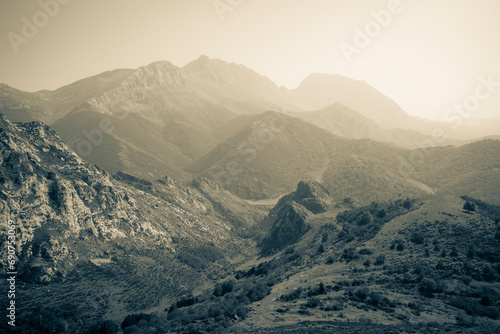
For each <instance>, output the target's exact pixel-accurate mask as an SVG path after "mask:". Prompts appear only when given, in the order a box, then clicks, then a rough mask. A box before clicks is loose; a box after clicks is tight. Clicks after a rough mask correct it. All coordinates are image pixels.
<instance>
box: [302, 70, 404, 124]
mask: <svg viewBox="0 0 500 334" xmlns="http://www.w3.org/2000/svg"><path fill="white" fill-rule="evenodd" d="M293 94H294V96H295V97H296V98H297V99H298V100H299V101H301V102H302V103H304V104H305V105H306V106H308V107H309V110H319V109H322V108H325V107H327V106H329V105H332V104H334V103H336V102H340V103H342V104H344V105H346V106H347V107H349V108H351V109H353V110H356V111H357V112H359V113H360V114H362V115H363V116H365V117H367V118H369V119H372V120H374V121H376V122H377V123H378V124H379V125H380V126H382V127H383V128H393V127H396V126H397V124H398V123H401V122H404V121H406V120H407V118H408V115H407V114H406V113H405V112H404V111H403V110H402V109H401V107H399V106H398V105H397V104H396V103H395V102H394V101H392V100H391V99H389V98H388V97H386V96H385V95H383V94H382V93H380V92H379V91H377V90H376V89H375V88H373V87H371V86H370V85H368V84H367V83H366V82H364V81H356V80H353V79H349V78H346V77H344V76H341V75H329V74H319V73H315V74H311V75H309V76H308V77H307V78H306V79H304V81H302V83H301V84H300V85H299V86H298V87H297V88H296V89H295V90H293Z"/></svg>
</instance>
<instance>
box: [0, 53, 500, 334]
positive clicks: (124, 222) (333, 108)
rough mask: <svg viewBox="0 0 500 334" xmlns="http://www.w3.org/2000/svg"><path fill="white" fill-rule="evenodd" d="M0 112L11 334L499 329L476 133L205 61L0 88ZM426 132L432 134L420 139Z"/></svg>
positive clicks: (350, 91)
mask: <svg viewBox="0 0 500 334" xmlns="http://www.w3.org/2000/svg"><path fill="white" fill-rule="evenodd" d="M318 87H320V88H318ZM0 113H1V114H2V115H0V180H1V183H0V217H2V221H8V220H9V219H11V220H13V221H15V223H16V226H17V229H16V236H17V243H16V245H15V247H16V252H17V254H18V255H17V256H18V258H17V262H16V263H17V265H18V267H17V270H18V274H19V276H18V278H19V280H18V284H19V285H18V293H17V295H18V296H17V298H18V299H17V300H19V303H18V312H19V314H18V318H17V321H18V323H19V327H18V328H17V329H18V332H20V333H39V332H42V333H44V332H47V333H49V332H56V333H122V332H123V333H260V332H265V333H321V332H324V333H330V332H338V333H354V332H357V333H360V332H362V333H403V332H405V333H406V332H412V333H442V332H449V333H494V332H496V331H498V329H499V326H500V283H499V282H500V255H499V254H500V225H499V224H500V222H499V219H500V177H499V176H500V141H499V140H498V139H497V138H496V137H495V135H497V136H498V133H496V134H495V133H485V132H484V127H483V126H482V125H481V126H478V127H477V128H475V127H474V126H473V125H467V126H464V127H463V128H461V129H452V127H451V125H450V124H442V123H439V122H432V121H423V120H417V119H416V118H415V117H413V116H410V115H408V114H406V113H405V112H404V111H403V110H402V109H401V108H400V107H399V106H398V105H397V104H396V103H395V102H394V101H392V100H391V99H390V98H388V97H386V96H384V95H383V94H382V93H380V92H378V91H377V90H376V89H375V88H373V87H371V86H369V85H368V84H367V83H366V82H361V81H356V80H352V79H349V78H346V77H343V76H331V75H320V74H313V75H311V76H309V77H308V78H306V79H305V80H304V81H303V83H302V84H301V85H299V87H297V88H296V89H293V90H289V89H286V88H284V87H278V86H277V85H275V84H274V83H273V82H272V81H271V80H269V79H268V78H266V77H263V76H261V75H259V74H258V73H257V72H254V71H253V70H251V69H249V68H247V67H245V66H243V65H238V64H235V63H227V62H225V61H222V60H218V59H210V58H208V57H206V56H201V57H200V58H198V59H197V60H195V61H193V62H191V63H189V64H187V65H185V66H183V67H177V66H175V65H173V64H171V63H170V62H167V61H160V62H155V63H152V64H150V65H147V66H143V67H140V68H138V69H133V70H132V69H130V70H128V69H122V70H115V71H110V72H104V73H101V74H99V75H97V76H93V77H89V78H85V79H83V80H80V81H77V82H75V83H73V84H70V85H67V86H64V87H61V88H59V89H56V90H53V91H40V92H35V93H28V92H22V91H19V90H16V89H14V88H11V87H9V86H6V85H2V86H0ZM483 125H484V124H483ZM435 128H442V129H444V130H445V131H446V133H447V135H448V136H449V137H447V138H445V139H444V141H443V142H442V143H440V145H441V146H430V147H429V146H428V145H427V146H426V145H420V144H419V143H424V142H427V141H428V140H429V139H430V138H431V137H432V130H433V129H435ZM466 204H467V205H466ZM7 233H8V231H7V227H6V226H4V225H2V227H1V228H0V235H1V239H0V240H1V242H0V244H1V246H2V247H1V250H0V257H1V260H0V264H1V266H2V268H3V269H6V268H7V262H6V259H7V254H6V251H7V248H6V247H5V246H6V240H7V238H6V236H7ZM2 277H3V276H2ZM6 285H7V283H6V280H5V279H2V285H1V286H2V288H3V287H4V286H6ZM3 302H4V300H2V303H3ZM2 306H4V305H3V304H2ZM4 325H5V324H4V323H2V324H1V326H4ZM0 328H1V327H0ZM3 329H4V328H2V330H3Z"/></svg>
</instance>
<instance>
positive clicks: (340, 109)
mask: <svg viewBox="0 0 500 334" xmlns="http://www.w3.org/2000/svg"><path fill="white" fill-rule="evenodd" d="M293 115H294V116H296V117H298V118H300V119H303V120H304V121H307V122H309V123H311V124H314V125H316V126H319V127H320V128H322V129H325V130H327V131H329V132H331V133H333V134H335V135H337V136H341V137H346V138H351V139H363V138H367V139H373V140H376V141H379V142H386V143H392V144H394V145H397V146H400V147H403V148H407V149H415V148H421V147H425V145H428V143H429V142H430V141H432V138H431V136H428V135H424V134H422V133H420V132H418V131H414V130H403V129H399V128H394V129H389V130H387V129H383V128H382V127H381V126H379V125H378V123H376V122H375V121H372V120H371V119H368V118H367V117H365V116H363V115H361V114H360V113H358V112H357V111H354V110H353V109H351V108H349V107H347V106H345V105H343V104H342V103H340V102H337V103H335V104H333V105H330V106H328V107H326V108H323V109H321V110H317V111H308V112H296V113H293ZM439 144H440V145H442V146H446V145H461V144H465V142H463V141H460V140H456V139H452V138H444V139H443V140H441V141H440V142H439Z"/></svg>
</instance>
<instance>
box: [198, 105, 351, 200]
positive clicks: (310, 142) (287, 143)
mask: <svg viewBox="0 0 500 334" xmlns="http://www.w3.org/2000/svg"><path fill="white" fill-rule="evenodd" d="M248 120H250V121H251V122H250V123H249V124H247V125H246V126H244V127H243V128H242V129H241V130H239V131H238V132H237V133H236V134H234V135H233V136H232V137H231V138H229V139H228V140H226V141H225V142H223V143H222V144H219V145H218V146H217V148H215V149H214V150H212V151H211V152H210V153H209V154H207V155H205V156H204V157H202V158H200V159H198V160H197V161H195V162H194V163H193V164H192V165H191V166H190V167H189V169H188V170H189V171H191V172H193V173H196V174H198V175H202V176H205V177H207V178H211V179H213V180H214V181H216V182H218V183H219V184H221V185H222V186H223V187H224V188H225V189H228V190H229V191H231V192H232V193H234V194H236V195H238V196H239V197H241V198H246V199H263V198H272V197H276V196H278V195H281V194H283V193H285V192H288V191H290V190H292V189H293V188H294V187H295V185H296V184H297V183H298V182H299V181H300V180H301V179H307V178H309V179H315V178H317V177H318V176H320V175H321V170H322V168H324V167H325V166H326V165H327V163H328V156H329V151H330V150H331V149H332V148H333V147H334V145H335V144H336V143H337V142H342V141H343V139H340V138H337V137H336V136H334V135H332V134H330V133H328V132H326V131H324V130H321V129H319V128H317V127H315V126H313V125H311V124H308V123H306V122H303V121H301V120H299V119H297V118H293V117H291V116H287V115H284V114H281V113H278V112H272V111H270V112H265V113H263V114H261V115H259V116H258V117H252V118H251V119H248Z"/></svg>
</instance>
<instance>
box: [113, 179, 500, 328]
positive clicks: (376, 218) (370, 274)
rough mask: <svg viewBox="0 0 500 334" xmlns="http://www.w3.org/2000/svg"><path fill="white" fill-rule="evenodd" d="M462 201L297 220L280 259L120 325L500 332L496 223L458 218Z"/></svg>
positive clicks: (332, 212) (338, 211)
mask: <svg viewBox="0 0 500 334" xmlns="http://www.w3.org/2000/svg"><path fill="white" fill-rule="evenodd" d="M307 185H309V186H312V187H315V188H316V189H319V188H318V187H319V185H317V184H316V185H315V184H314V183H310V182H304V183H302V185H300V186H299V188H300V189H303V188H304V187H306V188H307ZM300 189H297V191H296V192H294V193H291V194H289V195H287V197H284V198H283V201H284V202H287V203H286V204H284V205H282V206H281V209H285V210H288V209H287V208H288V207H290V206H294V205H299V204H298V203H296V204H290V202H288V201H289V200H290V199H291V198H297V196H298V194H299V193H300V192H301V191H300ZM285 198H288V200H286V199H285ZM297 199H298V198H297ZM463 203H464V201H463V200H461V199H460V198H458V197H454V196H444V195H439V196H429V197H426V198H423V199H421V200H411V199H406V200H397V201H394V202H391V203H372V204H371V205H369V206H365V207H360V208H354V209H347V210H346V209H345V207H343V206H342V205H340V206H338V207H335V206H331V207H329V208H328V209H327V210H326V211H323V212H318V213H316V214H313V213H312V212H309V214H308V215H305V216H301V219H302V220H303V222H304V223H305V224H308V226H309V228H308V229H307V230H306V231H305V232H303V233H301V234H302V236H301V237H299V238H298V239H297V240H295V243H294V244H292V245H288V247H285V248H284V249H283V250H282V251H281V252H279V253H278V254H276V255H275V256H271V257H264V258H259V259H255V260H251V261H248V262H247V263H244V264H242V265H240V266H239V267H238V268H237V270H236V271H235V272H233V273H228V275H227V276H226V277H224V278H221V280H220V283H219V284H218V285H216V286H215V288H214V289H213V290H207V291H205V292H204V293H200V294H196V295H193V296H190V297H188V298H183V299H179V300H177V301H175V302H173V303H172V305H171V306H170V307H169V308H166V309H165V311H164V312H158V313H155V314H152V315H148V316H146V315H141V316H136V317H135V318H133V317H130V318H128V319H127V321H124V322H123V323H122V326H125V327H124V328H127V329H128V330H136V331H143V332H144V331H147V330H151V329H153V328H155V329H158V328H161V330H163V331H167V332H168V331H172V332H175V331H179V330H181V328H182V330H185V331H194V332H196V331H216V332H221V333H230V332H242V333H252V332H259V331H260V332H266V333H289V332H291V333H317V332H325V333H330V332H335V333H353V332H356V331H357V332H362V333H391V332H394V333H400V332H411V333H443V332H447V333H494V332H497V331H498V329H499V328H500V327H499V326H500V323H499V320H498V319H499V318H500V311H499V308H500V304H499V299H498V296H499V295H500V286H499V283H498V282H499V277H500V267H499V261H500V259H499V257H498V247H499V241H498V240H497V239H498V238H496V237H495V236H496V234H498V226H496V225H498V224H496V223H495V222H494V221H493V220H492V219H491V218H489V217H487V216H486V215H485V213H486V212H483V211H479V210H478V211H477V212H475V213H472V214H471V213H466V212H464V211H462V206H463ZM289 217H291V216H289ZM271 233H272V232H271ZM287 233H288V232H287ZM140 319H144V321H140Z"/></svg>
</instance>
